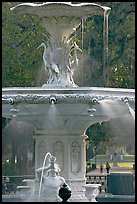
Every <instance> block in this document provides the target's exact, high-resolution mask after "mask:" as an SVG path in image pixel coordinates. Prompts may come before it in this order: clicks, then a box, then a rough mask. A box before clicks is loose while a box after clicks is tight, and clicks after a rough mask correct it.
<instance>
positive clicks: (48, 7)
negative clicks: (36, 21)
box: [11, 2, 111, 39]
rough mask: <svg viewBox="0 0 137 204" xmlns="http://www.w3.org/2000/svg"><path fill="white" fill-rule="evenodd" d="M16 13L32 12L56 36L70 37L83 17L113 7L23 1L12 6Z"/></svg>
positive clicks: (102, 12) (104, 11)
mask: <svg viewBox="0 0 137 204" xmlns="http://www.w3.org/2000/svg"><path fill="white" fill-rule="evenodd" d="M11 10H12V11H14V13H16V14H19V15H21V14H31V15H36V16H39V17H40V18H41V22H42V25H43V27H45V28H46V30H47V31H48V32H49V33H50V34H51V35H52V36H54V35H55V34H57V33H58V34H59V35H58V36H59V37H61V38H62V39H63V38H64V36H65V37H68V36H69V35H70V34H71V33H72V32H73V31H74V28H76V27H77V26H79V24H80V22H81V19H83V18H87V17H89V16H93V15H104V14H105V13H106V15H107V14H109V12H110V10H111V8H109V7H106V6H101V5H98V4H94V3H80V4H72V3H71V2H47V3H43V4H34V3H22V4H18V5H17V6H15V7H13V8H11Z"/></svg>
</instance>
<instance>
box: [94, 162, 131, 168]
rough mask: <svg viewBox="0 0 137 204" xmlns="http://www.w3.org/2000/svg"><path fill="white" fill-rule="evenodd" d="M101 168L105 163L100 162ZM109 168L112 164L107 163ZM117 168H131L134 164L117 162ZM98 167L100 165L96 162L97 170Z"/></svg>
mask: <svg viewBox="0 0 137 204" xmlns="http://www.w3.org/2000/svg"><path fill="white" fill-rule="evenodd" d="M102 164H103V166H104V167H105V165H106V163H105V162H102ZM109 164H110V166H111V167H112V168H113V163H112V162H110V163H109ZM117 164H118V166H119V167H121V168H131V169H132V168H133V164H134V162H117ZM99 167H100V163H98V162H97V168H99Z"/></svg>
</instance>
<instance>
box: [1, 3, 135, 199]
mask: <svg viewBox="0 0 137 204" xmlns="http://www.w3.org/2000/svg"><path fill="white" fill-rule="evenodd" d="M11 10H12V11H13V12H14V13H16V14H20V15H22V14H29V15H36V16H38V17H40V18H41V23H42V25H43V26H44V27H45V29H46V30H47V31H48V32H49V34H50V38H49V39H48V40H47V42H46V44H44V43H42V44H41V46H39V47H42V46H43V47H44V53H43V61H44V65H45V69H46V70H47V71H48V74H49V78H48V80H47V83H45V84H44V85H43V86H42V87H31V88H30V87H26V88H3V90H2V99H3V100H2V101H3V106H2V108H3V109H2V110H3V111H2V114H3V117H6V118H9V117H11V112H10V109H11V108H12V106H13V107H14V109H15V112H16V109H18V110H19V112H18V119H19V120H23V121H24V120H26V121H30V122H31V123H32V124H33V125H34V127H35V128H34V131H35V136H34V139H35V169H36V170H37V169H38V168H40V167H41V166H42V163H43V160H44V156H45V155H46V153H47V152H50V153H51V154H52V155H55V157H56V159H57V162H58V164H59V166H60V169H61V172H60V175H61V176H62V177H64V178H65V180H66V182H67V183H68V184H69V186H70V188H71V190H72V196H71V198H70V201H73V202H77V201H78V202H79V201H85V200H87V198H86V197H85V189H84V188H83V186H85V183H86V179H85V170H86V157H85V150H86V149H85V147H86V146H85V145H86V144H85V138H86V135H85V134H84V132H85V131H86V129H87V128H88V127H89V126H90V125H92V124H95V123H98V122H102V121H106V120H109V119H110V118H116V117H120V116H121V115H123V114H130V111H129V105H128V104H131V103H133V104H134V100H135V98H134V97H135V92H134V90H131V89H116V88H102V87H99V88H97V87H86V88H85V87H78V85H77V84H75V82H74V79H73V71H74V69H75V68H76V67H78V66H79V65H78V57H77V52H81V50H80V48H79V47H78V46H77V44H76V42H75V40H74V38H70V36H72V34H73V32H74V31H75V29H76V28H77V27H78V26H79V25H80V23H81V20H82V19H85V18H87V17H89V16H92V15H103V16H104V22H105V24H106V25H107V23H108V22H107V19H108V15H109V12H110V8H108V7H105V6H100V5H98V4H94V3H81V4H71V3H70V2H66V3H65V2H61V3H59V2H49V3H43V4H33V3H23V4H19V5H17V6H16V7H14V8H11ZM105 27H106V26H104V28H105ZM125 99H126V102H127V101H128V104H127V103H125ZM35 188H37V187H35ZM35 191H36V192H38V191H37V190H36V189H35Z"/></svg>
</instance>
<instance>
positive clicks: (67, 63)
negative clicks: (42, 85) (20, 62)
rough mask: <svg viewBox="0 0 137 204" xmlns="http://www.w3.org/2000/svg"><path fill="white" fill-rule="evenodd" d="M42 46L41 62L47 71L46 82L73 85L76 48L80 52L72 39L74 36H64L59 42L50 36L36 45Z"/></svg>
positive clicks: (76, 59)
mask: <svg viewBox="0 0 137 204" xmlns="http://www.w3.org/2000/svg"><path fill="white" fill-rule="evenodd" d="M40 47H44V52H43V62H44V65H45V69H46V70H47V71H48V73H49V79H48V81H47V84H56V85H63V84H65V85H74V86H76V85H75V83H74V80H73V72H74V70H75V69H76V68H77V67H78V62H79V60H78V57H77V50H78V51H80V52H82V50H81V49H80V48H79V46H78V45H77V44H76V42H75V41H74V37H71V38H69V39H67V38H66V37H65V36H64V38H63V40H62V41H61V42H57V41H56V40H55V39H53V38H52V37H51V38H50V39H49V40H47V42H46V43H44V42H42V43H41V45H40V46H39V47H38V49H39V48H40Z"/></svg>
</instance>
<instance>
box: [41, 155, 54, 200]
mask: <svg viewBox="0 0 137 204" xmlns="http://www.w3.org/2000/svg"><path fill="white" fill-rule="evenodd" d="M48 156H50V157H51V154H50V153H49V152H47V154H46V155H45V157H44V161H43V166H42V172H41V178H40V187H39V201H40V196H41V187H42V178H43V172H44V167H45V163H46V160H47V158H48Z"/></svg>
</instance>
